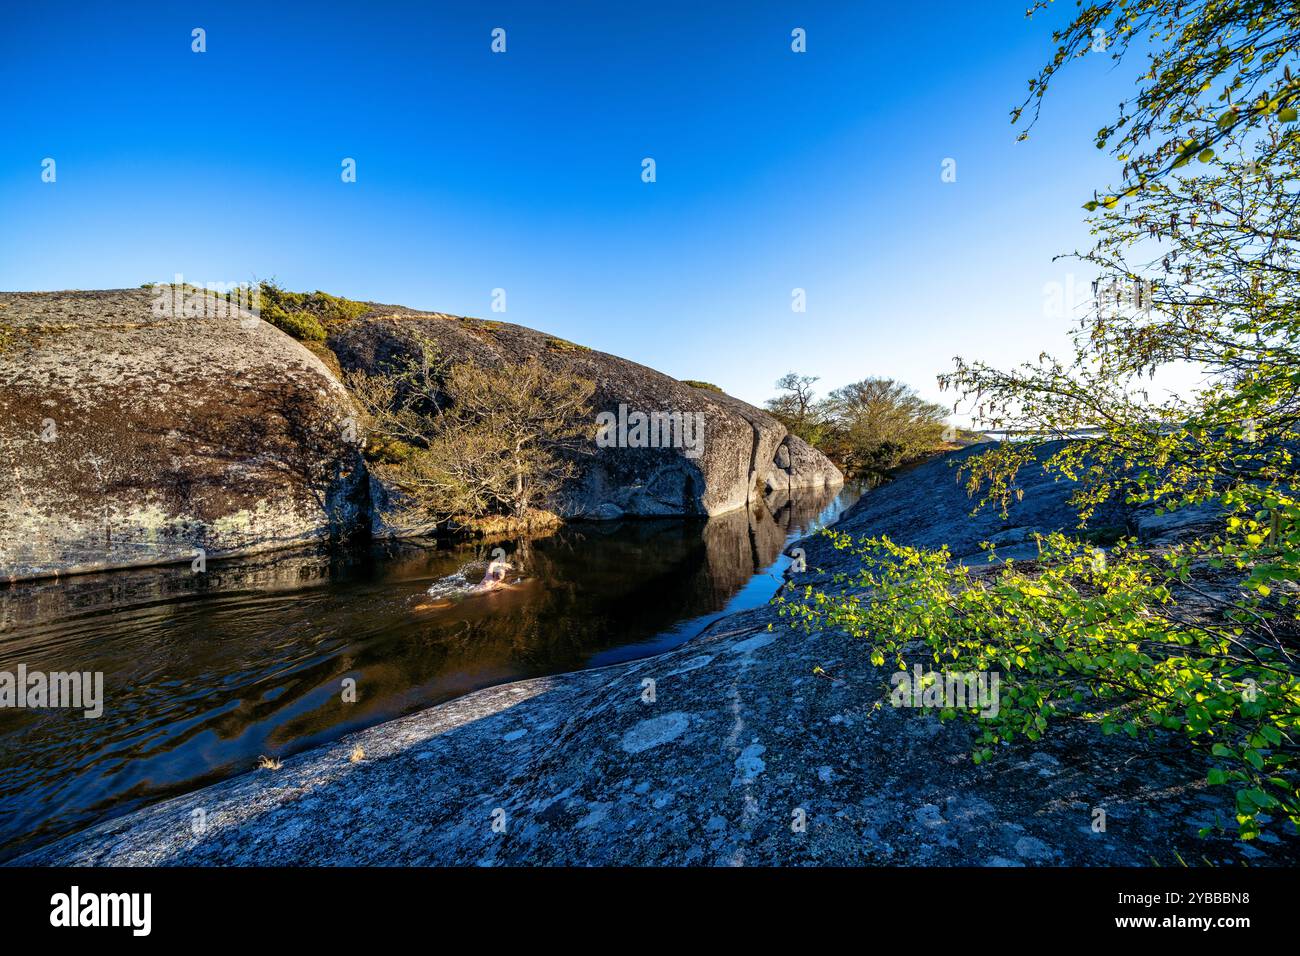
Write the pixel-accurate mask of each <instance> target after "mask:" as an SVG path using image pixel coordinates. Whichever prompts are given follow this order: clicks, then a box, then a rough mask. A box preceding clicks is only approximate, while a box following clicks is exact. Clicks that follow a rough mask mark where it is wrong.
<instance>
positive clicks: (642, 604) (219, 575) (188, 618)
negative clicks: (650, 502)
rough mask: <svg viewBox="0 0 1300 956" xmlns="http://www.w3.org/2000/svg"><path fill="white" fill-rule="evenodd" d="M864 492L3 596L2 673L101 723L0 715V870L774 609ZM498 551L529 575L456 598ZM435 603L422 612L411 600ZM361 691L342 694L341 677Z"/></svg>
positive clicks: (34, 586)
mask: <svg viewBox="0 0 1300 956" xmlns="http://www.w3.org/2000/svg"><path fill="white" fill-rule="evenodd" d="M857 497H858V491H857V490H856V489H853V488H845V489H843V490H841V491H839V492H838V493H823V494H820V495H817V494H811V493H809V494H807V495H801V496H797V497H795V498H793V499H789V498H785V499H782V500H774V501H770V502H768V504H767V505H762V504H759V505H755V506H754V507H752V508H749V509H744V510H740V511H736V512H732V513H731V514H727V515H722V516H719V517H716V518H711V519H709V520H707V521H703V520H684V519H656V520H635V521H632V520H628V521H620V522H609V523H578V524H572V525H568V526H566V527H564V528H562V529H561V530H559V531H558V532H556V533H554V534H552V535H550V536H548V537H545V538H540V539H533V540H531V541H528V542H488V543H483V544H475V545H465V544H462V545H457V546H448V545H441V546H440V545H438V544H436V543H433V542H428V543H424V544H420V543H414V542H403V543H387V544H377V545H374V546H372V547H371V548H369V549H367V550H366V551H364V552H362V553H354V554H350V555H348V556H346V557H340V556H334V557H329V556H322V555H314V554H288V553H283V552H279V553H275V554H271V555H263V556H260V557H254V558H245V559H235V560H228V561H213V562H209V564H208V569H207V572H206V573H204V574H201V575H197V574H193V573H191V572H190V569H189V567H188V566H187V565H183V566H180V567H178V568H163V569H160V568H153V569H139V570H131V571H119V572H113V573H105V574H97V575H87V576H83V577H77V578H70V579H64V580H62V581H48V582H36V583H29V584H25V585H13V586H10V587H9V588H8V589H6V590H0V671H9V672H11V673H13V672H15V671H16V670H17V667H18V665H19V664H25V665H26V666H27V669H28V671H29V672H30V671H37V670H40V671H45V672H57V671H92V672H94V671H100V672H102V673H103V675H104V707H103V714H102V716H100V717H98V718H96V719H86V718H85V717H83V716H82V713H81V712H80V711H75V712H73V711H68V710H57V711H56V710H15V709H9V708H5V709H0V860H4V859H8V858H11V857H13V856H14V855H16V854H18V853H21V852H22V851H23V850H25V849H30V848H33V847H35V846H38V845H40V844H43V843H47V842H49V841H51V840H53V839H56V838H57V837H59V836H62V835H64V834H66V833H70V832H72V831H75V830H77V829H80V828H82V827H85V826H88V825H90V824H93V823H95V822H98V821H100V820H102V819H105V818H106V817H109V816H115V815H118V814H121V813H125V812H127V811H129V810H131V809H134V808H136V807H139V806H142V805H144V804H147V803H152V802H155V801H157V800H160V799H162V798H165V797H169V796H173V795H175V794H178V793H183V792H186V791H189V790H193V789H196V788H198V787H201V786H203V785H205V784H208V783H212V782H214V781H216V780H219V779H222V778H225V777H229V776H232V775H234V774H239V773H243V772H245V771H248V770H251V769H253V768H254V767H255V766H256V764H257V759H258V757H259V756H260V755H268V756H279V757H283V756H288V755H290V754H293V753H295V752H297V751H300V750H303V749H306V748H308V747H312V746H316V745H319V744H322V743H326V742H328V741H332V740H335V739H337V738H338V737H340V736H342V735H344V734H346V733H348V732H350V731H353V730H356V729H359V728H362V727H367V726H370V725H372V724H376V723H379V722H380V721H384V720H389V719H391V718H394V717H398V716H401V715H403V714H407V713H411V712H413V711H416V710H420V709H422V708H425V707H429V706H431V705H433V704H438V703H441V702H443V701H446V700H450V699H452V698H455V697H459V696H461V695H463V694H467V693H469V692H471V691H473V690H476V689H478V688H481V687H486V686H490V685H492V684H500V683H504V682H508V681H514V680H519V679H521V678H526V677H536V676H541V675H546V674H555V673H561V672H564V671H571V670H577V669H580V668H586V667H599V666H602V665H605V664H611V663H615V662H618V661H623V660H629V659H632V658H637V657H644V656H648V655H652V654H656V653H659V652H661V651H664V650H667V649H668V648H671V647H674V646H676V645H678V644H680V643H682V642H683V641H686V640H689V639H690V638H691V637H693V636H695V635H696V634H699V633H700V632H701V631H702V630H703V629H704V628H705V627H706V626H708V624H709V623H711V622H712V621H714V620H716V619H717V618H718V617H720V616H722V615H724V614H727V613H731V612H733V611H737V610H742V609H744V608H747V607H753V606H756V605H758V604H762V603H763V602H765V601H767V600H768V599H769V598H770V597H771V596H772V594H773V593H774V592H775V590H776V588H777V587H778V586H779V584H780V580H781V574H782V572H783V570H784V568H785V566H786V565H787V564H788V562H789V558H787V557H785V556H784V555H782V554H781V552H782V550H783V549H784V547H785V546H786V544H787V543H788V542H789V541H791V540H792V539H794V538H797V537H801V536H803V535H805V534H808V533H810V532H811V531H813V530H815V529H816V528H817V527H819V526H821V525H824V524H826V523H828V522H830V521H832V520H833V519H834V518H835V517H837V516H838V514H839V513H840V512H841V511H842V510H843V509H845V508H847V507H848V506H849V505H851V504H852V503H853V501H855V500H856V499H857ZM496 546H501V547H503V548H504V549H505V550H506V551H507V552H509V554H510V560H511V562H512V563H513V565H514V566H515V569H516V570H515V572H514V573H513V574H512V575H511V576H512V578H513V577H515V576H521V577H522V580H521V581H520V582H519V583H518V584H516V585H514V586H512V587H509V588H507V589H504V590H501V591H497V592H492V593H485V594H473V593H463V592H461V593H455V595H454V597H455V599H454V600H453V601H451V602H445V601H442V602H433V603H445V604H448V606H445V607H433V608H428V607H427V606H428V605H429V604H430V603H431V602H430V599H429V597H428V595H427V590H428V589H429V587H430V586H431V585H438V588H437V589H438V590H442V591H453V592H455V591H457V588H456V587H455V585H456V584H457V583H458V582H462V581H468V582H473V581H474V580H476V576H481V575H482V573H483V567H484V561H485V560H486V559H487V558H488V557H489V553H490V551H491V549H492V548H493V547H496ZM422 605H423V606H425V609H423V610H422V609H420V608H421V606H422ZM348 678H351V679H352V680H355V682H356V684H355V687H356V700H355V702H345V700H344V696H345V695H344V688H345V687H346V686H347V685H346V684H345V681H346V680H347V679H348Z"/></svg>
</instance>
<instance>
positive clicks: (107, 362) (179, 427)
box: [0, 289, 363, 579]
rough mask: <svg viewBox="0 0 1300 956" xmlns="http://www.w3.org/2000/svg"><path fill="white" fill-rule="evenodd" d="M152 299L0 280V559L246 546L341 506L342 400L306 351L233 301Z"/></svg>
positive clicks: (131, 556)
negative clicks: (217, 311)
mask: <svg viewBox="0 0 1300 956" xmlns="http://www.w3.org/2000/svg"><path fill="white" fill-rule="evenodd" d="M154 300H155V293H154V292H153V291H152V290H145V289H128V290H117V291H107V292H49V293H45V292H41V293H0V330H3V332H4V337H3V342H2V343H0V458H2V459H3V461H4V468H5V471H6V476H5V477H6V483H7V485H8V493H7V494H5V495H4V496H3V499H2V500H0V577H3V578H6V579H12V578H24V577H33V576H39V575H43V574H54V573H72V572H78V571H88V570H94V569H99V568H109V567H129V566H132V565H143V564H157V563H160V562H166V561H192V560H194V558H195V557H197V554H198V553H197V550H196V549H200V548H201V549H203V551H204V552H205V554H206V556H207V557H214V556H218V555H223V554H235V553H239V554H247V553H252V552H257V551H261V550H266V549H269V548H279V547H285V546H287V545H296V544H302V543H304V542H310V541H322V540H325V539H328V538H329V537H331V536H332V535H334V534H337V533H339V532H340V531H341V530H342V529H346V528H348V527H350V526H352V525H354V524H355V523H356V520H357V515H358V509H359V508H360V507H361V505H362V501H363V497H362V496H361V494H360V492H361V491H362V489H361V488H360V487H359V485H360V483H361V482H360V479H361V478H362V477H363V470H362V469H361V462H360V457H359V455H358V454H357V449H356V445H355V438H352V437H350V436H351V435H352V430H350V429H349V421H350V420H351V415H352V411H351V403H350V400H349V398H348V396H347V394H346V393H345V391H344V389H343V387H342V386H341V385H340V384H339V383H338V382H337V381H336V380H335V378H334V377H333V376H332V375H331V373H330V372H329V371H328V370H327V369H326V368H325V366H324V365H323V364H322V363H321V361H320V360H319V359H318V358H317V357H316V356H315V355H313V354H312V353H311V352H309V351H308V350H307V349H305V348H304V347H303V346H302V345H300V344H299V343H298V342H296V341H294V340H293V339H291V338H290V337H289V336H287V335H285V334H284V333H283V332H280V331H279V330H278V329H275V328H274V327H272V326H270V325H268V324H266V323H265V322H261V321H259V320H256V319H252V318H251V317H250V316H247V315H246V314H245V315H244V316H242V318H241V316H238V315H230V316H223V317H220V318H217V317H196V318H188V317H185V316H184V315H179V316H178V315H163V316H159V315H157V314H155V312H154V310H153V308H152V307H151V306H152V304H153V302H154ZM354 428H355V422H354V421H353V422H352V429H354Z"/></svg>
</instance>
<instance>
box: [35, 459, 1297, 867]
mask: <svg viewBox="0 0 1300 956" xmlns="http://www.w3.org/2000/svg"><path fill="white" fill-rule="evenodd" d="M959 454H963V453H959ZM950 461H951V458H950V459H948V460H939V461H935V462H931V463H929V464H927V465H924V466H922V467H921V468H918V469H916V470H914V471H912V472H909V473H908V474H907V475H905V476H902V477H900V478H899V479H898V480H897V481H896V482H895V483H894V484H892V485H890V486H886V489H884V490H880V491H877V492H876V493H874V494H870V495H867V496H866V497H864V498H863V499H862V501H861V502H859V504H858V505H857V506H856V507H855V508H854V509H852V510H851V511H850V512H849V513H848V514H847V515H846V516H845V518H844V520H843V521H842V522H841V528H843V529H845V530H850V531H853V532H855V533H867V532H870V533H889V534H891V535H894V536H896V537H898V538H899V540H902V541H904V542H906V543H924V542H925V540H926V539H928V538H930V537H934V536H944V535H946V536H947V538H948V539H950V540H951V541H952V542H953V543H954V553H955V554H957V555H958V556H959V557H961V556H963V548H964V547H965V545H964V544H963V542H965V541H966V540H967V537H969V539H970V540H971V541H974V540H975V539H976V538H979V537H981V536H983V537H987V536H989V535H990V534H1003V535H1004V538H1005V539H1006V540H1008V541H1012V540H1013V539H1015V538H1017V537H1020V538H1023V537H1024V535H1025V534H1027V533H1029V532H1028V530H1027V529H1031V528H1034V527H1040V526H1047V525H1056V526H1060V525H1061V524H1062V523H1063V520H1064V515H1065V512H1064V510H1063V509H1064V498H1065V496H1066V495H1067V494H1068V490H1069V488H1068V485H1066V484H1064V483H1059V482H1055V483H1054V482H1050V481H1049V480H1043V481H1038V482H1037V483H1035V482H1036V477H1037V476H1035V475H1034V474H1029V475H1027V478H1026V480H1027V483H1028V485H1029V486H1030V487H1033V488H1035V492H1034V494H1033V495H1032V496H1031V495H1029V494H1027V495H1026V497H1025V501H1024V502H1022V503H1020V504H1018V505H1015V506H1013V507H1012V511H1011V514H1010V515H1009V517H1008V518H1007V519H1006V520H1003V519H1001V518H999V517H996V516H993V517H987V518H979V519H976V522H975V525H974V526H973V527H971V526H970V525H969V522H970V519H969V515H968V512H969V502H968V501H967V499H966V497H965V495H964V493H962V492H961V491H960V489H959V488H958V487H957V486H956V483H955V481H954V480H953V476H952V473H951V471H950V469H949V465H950ZM909 502H910V503H911V504H909ZM917 502H924V503H925V504H926V507H927V508H929V509H930V511H929V513H930V514H932V515H933V518H932V520H929V521H918V513H917V511H916V506H917ZM983 521H988V522H994V523H995V524H996V525H997V526H998V527H997V528H985V527H982V526H981V525H980V524H979V522H983ZM959 528H960V529H967V530H966V531H965V532H963V533H962V534H959V533H958V531H957V529H959ZM945 529H946V530H945ZM963 535H965V536H963ZM802 545H803V547H804V548H805V549H806V551H807V553H808V562H809V570H808V572H807V578H806V579H807V580H809V581H812V580H819V579H820V580H825V579H826V573H825V572H827V571H828V570H831V569H832V568H833V564H834V561H835V560H836V559H837V558H838V555H835V554H832V553H831V552H830V551H829V550H828V549H827V548H826V547H825V545H824V544H822V543H821V542H819V541H818V540H816V539H811V540H808V541H805V542H803V543H802ZM800 580H801V583H802V581H803V580H804V577H803V576H800ZM888 678H889V674H888V672H887V671H886V670H885V669H882V668H875V667H872V666H871V664H870V663H869V661H868V660H867V655H866V654H865V653H864V649H863V648H862V646H861V645H860V643H857V642H855V641H854V640H852V639H850V638H848V637H847V636H845V635H843V634H837V633H834V632H823V633H818V634H804V633H800V632H798V631H795V630H792V629H790V628H788V627H787V626H786V624H785V622H784V620H783V619H782V618H781V617H780V616H779V615H778V614H777V612H776V609H775V608H774V607H773V606H771V605H769V606H765V607H761V608H757V609H754V610H751V611H746V612H742V613H740V614H736V615H732V616H730V617H727V618H724V619H722V620H720V621H717V622H715V624H714V625H712V626H711V627H710V628H709V629H708V630H707V631H706V632H705V633H703V634H701V635H700V636H698V637H696V638H694V639H693V640H691V641H689V642H687V643H686V644H684V645H682V646H680V647H678V648H676V649H674V650H672V651H670V652H668V653H665V654H661V655H659V656H656V657H651V658H647V659H643V660H638V661H634V662H631V663H626V664H618V665H613V666H610V667H605V668H601V669H597V670H588V671H580V672H575V673H570V674H564V675H560V676H556V677H548V678H540V679H535V680H527V681H521V682H518V683H513V684H506V685H503V686H498V687H492V688H488V689H486V690H481V691H478V692H476V693H473V694H469V695H467V696H465V697H462V698H459V699H457V700H454V701H451V702H449V703H446V704H443V705H440V706H437V707H433V708H430V709H428V710H425V711H423V712H420V713H417V714H414V715H411V716H409V717H405V718H402V719H399V720H395V721H391V722H389V723H385V724H381V725H378V726H376V727H372V728H370V729H368V730H365V731H361V732H359V733H356V734H352V735H350V736H348V737H346V738H344V739H342V740H340V741H338V742H336V743H334V744H332V745H329V746H326V747H322V748H319V749H317V750H312V751H308V752H305V753H302V754H299V755H297V756H295V757H291V758H289V759H287V760H285V761H284V764H283V766H282V767H281V768H280V769H277V770H269V769H265V770H257V771H254V772H251V773H248V774H245V775H243V776H240V777H237V778H234V779H231V780H228V781H225V782H223V783H219V784H216V785H214V786H211V787H208V788H205V789H203V790H200V791H197V792H195V793H192V794H188V795H186V796H183V797H178V798H175V799H172V800H168V801H166V802H164V803H160V804H158V805H156V806H153V807H150V808H147V809H144V810H141V811H137V812H135V813H131V814H128V815H126V816H123V817H121V818H118V819H115V820H110V821H108V822H106V823H104V824H101V825H99V826H96V827H93V828H91V829H88V830H85V831H83V832H81V833H78V834H75V835H73V836H71V837H68V838H65V839H63V840H60V841H58V842H56V843H54V844H52V845H50V846H48V847H45V848H42V849H39V850H36V851H34V852H32V853H29V854H27V855H26V856H24V857H21V858H20V859H18V860H17V861H15V862H16V863H17V864H19V865H83V864H85V865H198V866H208V865H351V864H376V865H379V864H383V865H518V864H544V865H558V864H580V865H603V864H632V865H678V864H687V865H689V864H698V865H778V864H779V865H813V864H816V865H824V864H831V865H970V866H1019V865H1111V866H1114V865H1124V866H1141V865H1152V864H1160V865H1179V864H1180V863H1181V862H1186V863H1189V864H1191V865H1196V864H1197V863H1202V864H1204V863H1206V862H1209V863H1213V864H1215V865H1236V864H1241V863H1245V864H1251V865H1273V864H1278V865H1280V864H1294V863H1295V862H1297V860H1300V839H1297V837H1296V836H1295V835H1294V834H1291V833H1287V832H1284V831H1283V830H1282V829H1281V828H1280V827H1277V826H1270V827H1266V828H1265V832H1264V833H1263V834H1261V836H1260V837H1259V838H1258V839H1256V840H1253V841H1250V842H1248V843H1247V842H1241V841H1238V840H1236V839H1235V837H1234V836H1232V835H1231V832H1230V829H1229V830H1225V831H1221V832H1220V831H1216V832H1215V833H1212V834H1211V835H1210V836H1208V837H1205V838H1202V837H1200V836H1199V835H1198V831H1199V830H1200V829H1201V828H1202V827H1211V828H1214V827H1215V826H1216V821H1218V822H1225V823H1229V824H1230V823H1231V820H1232V816H1233V812H1234V811H1233V803H1232V793H1231V791H1230V790H1229V789H1228V788H1225V787H1217V788H1210V787H1208V786H1207V785H1206V784H1205V783H1204V777H1205V770H1206V766H1205V762H1204V758H1202V757H1201V756H1199V755H1198V754H1196V753H1194V752H1192V751H1190V750H1189V749H1188V748H1187V747H1186V746H1185V745H1184V744H1183V742H1182V741H1181V740H1179V739H1177V738H1174V737H1167V738H1165V737H1162V738H1157V739H1156V740H1155V741H1136V740H1130V739H1128V738H1127V737H1123V736H1110V737H1103V735H1102V734H1101V732H1100V729H1099V728H1098V727H1096V726H1095V725H1092V724H1083V723H1076V724H1068V723H1065V722H1062V723H1061V724H1059V725H1054V726H1053V728H1052V730H1051V732H1049V733H1048V734H1046V735H1045V736H1044V738H1043V739H1042V740H1040V741H1038V742H1037V743H1035V744H1029V743H1028V742H1024V743H1017V744H1015V745H1011V746H1007V747H1004V748H1002V749H1001V750H1000V751H999V753H998V754H997V755H996V756H995V758H994V759H993V760H992V761H989V762H986V763H984V764H982V765H975V764H974V763H973V762H972V761H971V759H970V755H969V751H970V740H971V737H970V735H971V728H970V726H969V725H965V724H962V723H948V724H942V723H940V722H939V721H938V720H937V719H936V718H934V717H932V716H930V715H928V714H927V713H925V712H923V711H917V710H911V709H895V708H892V707H890V706H888V705H887V704H885V705H884V706H878V704H879V703H881V702H883V701H884V700H885V697H886V693H887V690H888V687H889V680H888ZM362 754H363V755H364V756H360V755H362ZM1098 810H1101V811H1104V819H1105V827H1104V830H1099V829H1097V826H1096V821H1097V820H1098V814H1097V811H1098Z"/></svg>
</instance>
